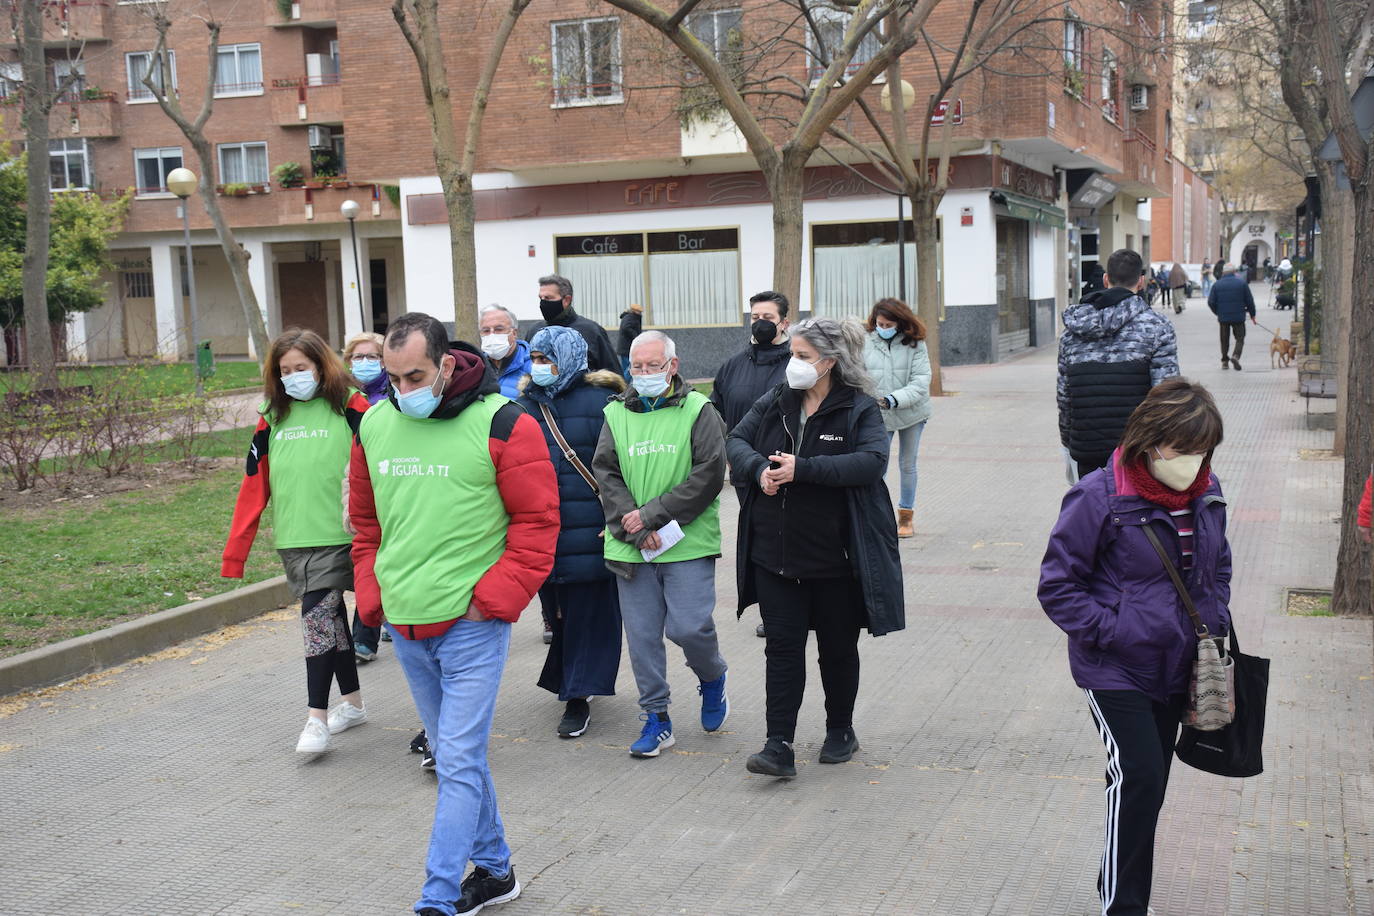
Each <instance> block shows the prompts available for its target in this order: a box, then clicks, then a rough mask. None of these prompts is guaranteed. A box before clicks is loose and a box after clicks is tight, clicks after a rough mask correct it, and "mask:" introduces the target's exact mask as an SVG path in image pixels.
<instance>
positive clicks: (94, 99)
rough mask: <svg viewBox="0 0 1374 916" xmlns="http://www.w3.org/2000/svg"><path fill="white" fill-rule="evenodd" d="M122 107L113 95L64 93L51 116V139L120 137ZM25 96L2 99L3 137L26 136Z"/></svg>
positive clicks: (90, 91)
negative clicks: (24, 118)
mask: <svg viewBox="0 0 1374 916" xmlns="http://www.w3.org/2000/svg"><path fill="white" fill-rule="evenodd" d="M121 108H122V106H121V105H120V104H119V100H118V98H116V96H115V94H114V93H113V92H105V91H103V90H99V89H85V90H82V91H81V92H79V93H64V97H63V98H61V99H59V100H58V101H57V102H55V103H54V104H53V106H52V110H51V111H50V112H49V113H48V135H49V136H50V137H51V138H52V139H54V140H61V139H63V138H64V137H88V138H95V137H117V136H119V132H120V131H119V127H120V120H119V119H120V110H121ZM23 110H24V103H23V96H22V95H21V94H20V93H18V92H16V93H15V94H13V95H10V96H6V97H5V98H4V99H0V122H3V123H2V124H0V136H3V137H5V138H7V139H20V138H22V136H23V133H24V125H23V122H22V118H21V115H22V112H23Z"/></svg>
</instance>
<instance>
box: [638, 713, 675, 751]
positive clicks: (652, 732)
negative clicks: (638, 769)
mask: <svg viewBox="0 0 1374 916" xmlns="http://www.w3.org/2000/svg"><path fill="white" fill-rule="evenodd" d="M640 718H641V719H643V720H644V730H643V731H642V732H640V733H639V740H638V741H636V742H635V743H634V744H631V745H630V756H631V757H657V756H658V752H659V751H661V750H663V749H664V748H665V747H672V746H673V741H674V740H675V739H674V738H673V723H672V722H671V721H670V720H669V719H668V716H667V715H666V714H663V715H660V714H659V713H656V712H646V713H645V714H644V715H642V716H640Z"/></svg>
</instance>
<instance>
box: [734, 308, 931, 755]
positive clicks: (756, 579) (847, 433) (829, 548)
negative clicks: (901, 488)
mask: <svg viewBox="0 0 1374 916" xmlns="http://www.w3.org/2000/svg"><path fill="white" fill-rule="evenodd" d="M864 337H865V331H864V328H863V326H862V325H860V324H859V323H858V322H856V321H853V320H852V319H850V320H847V321H846V322H845V323H844V324H840V323H839V322H836V321H833V320H831V319H829V318H817V319H811V320H808V321H803V322H801V323H800V324H797V325H795V326H794V327H793V329H792V340H791V346H792V359H791V362H789V363H788V367H787V381H786V382H784V383H782V384H780V385H778V386H777V387H776V388H774V389H773V390H772V391H771V392H770V393H769V394H767V395H765V396H764V397H762V398H760V399H759V401H758V402H757V403H755V404H754V406H753V407H752V408H751V409H750V411H749V413H748V414H746V415H745V417H744V419H743V420H741V421H740V422H739V424H738V425H737V426H736V427H735V428H734V429H733V430H732V431H731V432H730V437H729V439H727V440H726V443H725V448H726V453H727V454H728V455H729V458H730V466H731V467H732V468H733V469H734V470H735V473H736V475H737V478H736V479H739V480H748V481H750V485H749V489H748V491H747V492H746V494H745V497H744V502H743V504H742V505H741V507H740V521H739V535H738V537H739V545H738V550H737V551H736V561H735V563H736V565H735V571H736V577H737V582H738V587H739V613H740V614H743V613H744V609H745V608H746V607H748V606H749V605H751V604H753V603H754V602H756V601H757V602H758V604H759V610H760V612H761V614H762V616H763V623H764V629H765V634H766V639H767V643H766V646H765V650H764V655H765V658H766V660H767V664H766V676H765V686H766V691H767V714H766V718H767V727H768V734H767V742H766V743H765V744H764V747H763V750H762V751H760V752H759V753H757V754H754V755H753V756H752V757H750V758H749V760H748V762H747V763H746V767H747V768H748V770H749V771H750V772H751V773H762V774H764V775H768V776H779V777H791V776H795V775H797V768H796V757H795V754H794V753H793V750H792V743H793V739H794V736H795V732H796V726H797V712H798V710H799V709H800V708H801V701H802V693H803V691H804V690H805V687H806V642H807V633H808V632H809V631H810V630H815V631H816V645H817V648H818V649H819V654H820V671H821V685H822V686H823V688H824V690H825V713H826V722H825V743H824V744H823V746H822V747H821V752H820V762H821V763H842V762H844V761H846V760H848V759H850V758H851V757H852V756H853V755H854V752H855V751H857V750H858V749H859V739H858V737H857V736H856V735H855V733H854V723H853V715H854V702H855V700H856V698H857V696H858V692H859V630H860V629H862V628H864V627H867V628H868V631H869V632H870V633H872V634H873V635H874V636H881V635H883V634H884V633H890V632H893V631H894V630H900V629H902V628H903V627H904V626H905V611H904V608H903V604H902V568H901V562H900V560H899V558H898V555H897V527H896V523H895V520H894V517H893V514H892V500H891V499H890V498H889V496H888V492H887V487H886V485H885V484H884V483H883V474H884V472H885V471H886V470H887V455H888V439H887V432H886V431H885V430H884V428H883V419H882V415H881V412H880V411H879V409H878V405H877V403H876V402H875V401H874V400H873V397H872V390H873V380H872V379H871V378H870V377H869V375H868V372H867V371H866V370H865V369H864V363H863V348H864Z"/></svg>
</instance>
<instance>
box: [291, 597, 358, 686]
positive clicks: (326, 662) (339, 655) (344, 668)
mask: <svg viewBox="0 0 1374 916" xmlns="http://www.w3.org/2000/svg"><path fill="white" fill-rule="evenodd" d="M337 591H338V590H337V589H332V588H320V589H316V590H315V591H313V592H306V593H305V594H304V595H302V596H301V616H302V617H304V616H305V615H306V614H308V613H309V612H310V611H311V610H312V609H314V607H315V606H316V605H317V604H319V603H320V602H321V601H324V600H325V599H326V598H328V597H329V596H330V594H331V593H333V592H337ZM338 613H339V614H342V615H344V617H343V619H345V620H346V619H347V612H346V611H345V610H344V605H343V599H342V596H340V598H339V608H338ZM337 631H338V632H341V633H343V635H344V638H345V639H346V640H347V641H348V648H347V649H341V648H338V646H337V645H336V646H335V647H333V648H330V649H328V650H326V651H325V652H322V653H321V654H319V655H307V656H306V657H305V689H306V696H307V697H308V701H307V702H308V703H309V705H310V708H311V709H328V708H329V688H330V685H331V684H332V683H333V682H334V681H335V680H338V682H339V693H340V694H341V695H343V696H347V695H348V694H350V693H355V692H357V690H358V659H357V658H356V657H355V656H354V655H353V636H352V634H351V633H349V631H348V627H347V626H340V627H337Z"/></svg>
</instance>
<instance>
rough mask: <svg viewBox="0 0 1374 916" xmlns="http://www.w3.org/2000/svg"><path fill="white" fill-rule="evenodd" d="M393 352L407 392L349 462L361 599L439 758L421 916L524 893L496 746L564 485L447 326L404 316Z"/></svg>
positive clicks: (399, 386)
mask: <svg viewBox="0 0 1374 916" xmlns="http://www.w3.org/2000/svg"><path fill="white" fill-rule="evenodd" d="M383 361H384V363H385V365H386V370H387V374H388V375H389V376H390V377H391V380H392V385H393V387H394V389H395V391H394V394H393V396H392V398H391V400H390V401H389V402H388V403H386V404H379V405H377V407H376V408H375V409H374V410H372V411H369V412H368V414H367V415H366V416H365V417H364V419H363V422H362V423H360V424H359V426H358V435H357V439H356V442H355V444H354V446H353V454H352V458H351V461H350V464H349V511H350V515H351V517H352V519H353V525H354V527H355V528H356V529H357V535H356V536H355V537H354V540H353V563H354V566H355V570H356V576H357V585H358V608H359V611H360V612H361V613H362V615H363V619H364V620H365V621H366V622H367V623H369V624H371V625H377V624H379V623H381V621H382V608H383V607H385V608H386V623H385V625H386V627H387V628H388V629H389V630H390V631H391V634H392V637H393V641H392V646H393V647H394V649H395V651H396V660H397V661H398V662H399V663H400V665H401V670H402V671H403V672H404V674H405V676H406V681H407V683H408V684H409V686H410V694H411V697H412V698H413V699H414V701H415V706H416V708H417V709H418V710H419V712H420V719H421V720H422V721H423V723H424V726H425V733H426V734H427V735H428V736H429V742H430V745H431V747H432V750H433V752H434V756H435V772H436V774H437V776H438V781H439V786H438V797H437V800H436V802H435V807H434V826H433V829H432V831H431V833H430V842H429V853H428V857H427V860H426V863H425V882H424V886H423V888H422V890H421V893H420V899H419V901H418V902H417V903H416V904H415V911H416V912H417V913H421V914H424V916H436V914H437V916H449V914H453V913H455V912H456V913H458V914H466V913H475V912H477V911H478V910H480V909H482V908H483V907H484V906H486V905H488V904H494V903H504V902H505V901H507V900H513V899H514V898H515V897H517V896H519V894H520V882H519V881H518V880H517V879H516V877H515V870H514V869H513V868H512V867H511V861H510V848H509V846H507V844H506V838H505V829H504V827H503V826H502V823H501V816H500V814H499V813H498V810H497V804H496V788H495V786H494V785H493V784H492V779H491V769H490V767H489V766H488V763H487V744H488V740H489V737H490V734H491V721H492V715H493V713H494V711H495V708H496V693H497V689H498V688H499V686H500V684H501V673H502V670H503V669H504V667H505V662H506V654H507V652H508V650H509V648H510V630H511V625H512V624H513V623H514V622H515V621H516V620H517V619H518V618H519V616H520V612H521V611H522V610H524V608H525V605H527V604H528V603H529V601H530V599H531V598H533V597H534V593H535V590H536V589H537V588H538V587H539V583H541V582H543V581H544V579H545V578H546V577H547V576H548V574H549V571H550V569H551V568H552V567H553V556H554V546H555V544H556V543H557V540H558V485H557V483H556V481H555V479H554V473H553V465H552V464H550V463H549V453H548V449H547V448H545V446H544V438H543V436H542V435H540V432H539V426H538V424H537V423H535V422H534V420H532V419H531V418H530V417H529V416H527V415H526V414H525V412H524V411H523V410H521V409H520V408H519V406H517V405H516V404H515V403H514V402H512V401H511V400H509V399H508V398H506V397H505V396H503V395H502V394H501V393H500V386H499V385H498V383H497V380H496V375H495V373H494V372H493V371H492V369H491V367H490V365H488V363H487V362H486V360H485V359H484V358H483V356H482V353H481V351H480V350H478V349H477V348H476V347H473V346H472V345H471V344H467V343H463V342H456V343H452V344H450V343H449V341H448V335H447V333H446V332H445V330H444V326H443V325H442V324H441V323H440V322H439V321H438V320H437V319H435V318H433V317H431V316H429V315H425V314H422V313H419V312H411V313H409V314H406V315H402V316H401V317H399V318H397V319H396V320H395V321H393V322H392V323H391V326H390V327H389V328H388V329H387V336H386V346H385V350H384V354H383ZM469 861H471V862H472V863H473V866H474V867H473V870H472V872H471V873H470V874H469V875H468V876H467V877H466V878H464V877H463V872H464V870H465V869H466V867H467V863H468V862H469ZM455 901H456V903H455Z"/></svg>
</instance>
